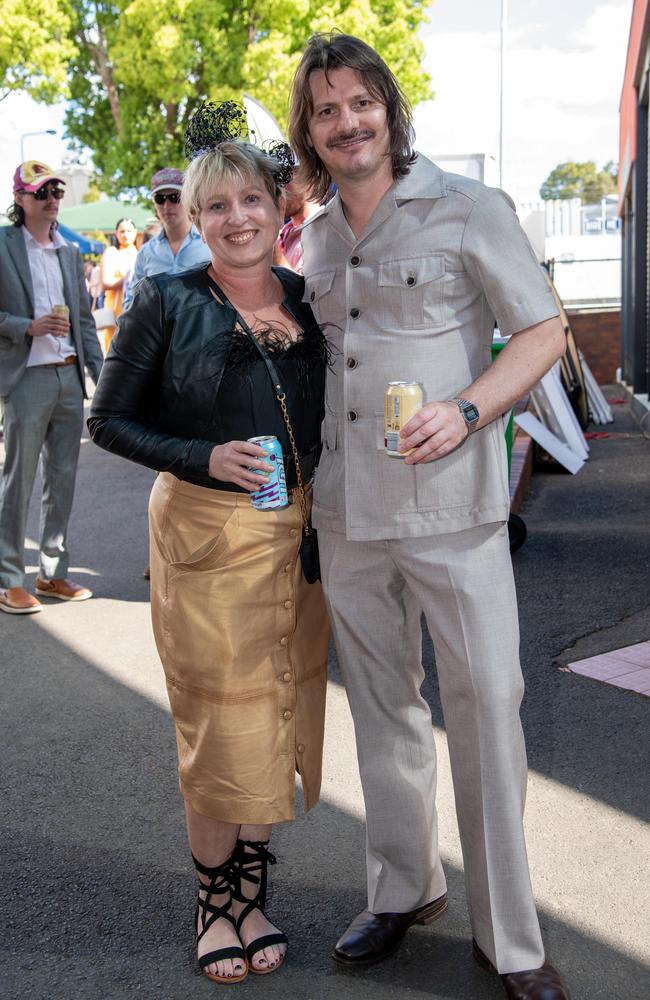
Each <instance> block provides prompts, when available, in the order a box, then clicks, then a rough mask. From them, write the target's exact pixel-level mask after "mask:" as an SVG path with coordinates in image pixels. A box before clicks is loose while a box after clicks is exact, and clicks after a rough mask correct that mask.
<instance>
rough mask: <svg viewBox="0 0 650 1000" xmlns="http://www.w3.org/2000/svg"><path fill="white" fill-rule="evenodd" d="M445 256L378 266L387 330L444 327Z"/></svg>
mask: <svg viewBox="0 0 650 1000" xmlns="http://www.w3.org/2000/svg"><path fill="white" fill-rule="evenodd" d="M444 278H445V258H444V255H443V254H429V255H428V256H427V257H408V258H402V259H401V260H387V261H383V262H380V264H379V298H380V303H381V309H382V320H383V323H382V325H383V327H384V329H386V330H397V331H399V330H424V329H427V328H428V327H439V326H442V325H443V322H444V314H443V306H444Z"/></svg>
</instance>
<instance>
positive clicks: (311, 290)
mask: <svg viewBox="0 0 650 1000" xmlns="http://www.w3.org/2000/svg"><path fill="white" fill-rule="evenodd" d="M335 274H336V271H321V272H320V273H319V274H310V275H309V277H306V278H305V291H304V294H303V297H302V301H303V302H306V303H307V304H308V305H310V306H311V308H312V312H313V314H314V316H315V317H316V322H317V323H320V324H321V325H322V324H324V323H332V322H333V321H334V317H333V316H332V294H331V292H332V285H333V284H334V276H335Z"/></svg>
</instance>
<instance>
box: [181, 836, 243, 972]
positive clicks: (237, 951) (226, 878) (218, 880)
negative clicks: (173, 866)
mask: <svg viewBox="0 0 650 1000" xmlns="http://www.w3.org/2000/svg"><path fill="white" fill-rule="evenodd" d="M192 861H193V862H194V865H195V867H196V870H197V872H199V873H200V874H201V875H205V876H206V877H207V878H209V879H210V884H209V885H205V883H204V882H202V881H201V879H199V897H198V901H197V904H196V915H195V917H194V926H195V928H196V943H197V945H198V943H199V941H200V940H201V938H202V937H203V935H204V934H205V933H206V932H207V931H208V930H209V929H210V927H212V925H213V924H214V923H215V921H217V920H219V919H220V918H221V917H223V918H224V919H225V920H229V921H230V923H231V924H232V925H233V927H234V928H235V930H237V927H236V925H235V918H234V917H233V915H232V913H231V912H230V899H231V891H230V880H231V878H232V871H233V869H232V858H229V859H228V861H226V862H225V863H224V864H223V865H218V866H217V867H216V868H206V867H205V865H202V864H201V862H200V861H197V860H196V858H195V857H194V855H192ZM202 892H204V893H205V898H204V899H201V893H202ZM211 896H227V897H228V898H227V900H226V902H225V903H223V904H222V905H221V906H217V905H215V904H214V903H211V902H210V897H211ZM199 921H200V930H199ZM224 958H232V959H236V958H239V959H241V961H242V962H243V963H244V971H243V972H242V973H240V974H239V975H234V974H233V975H232V976H215V975H214V974H213V973H212V972H206V971H205V970H206V967H207V966H208V965H212V963H213V962H220V961H221V960H222V959H224ZM199 967H200V969H201V971H202V972H203V975H204V976H207V977H208V979H212V980H213V981H214V982H215V983H241V981H242V979H245V978H246V976H247V975H248V963H247V962H246V955H245V954H244V949H243V948H242V947H241V945H239V946H235V945H231V947H229V948H218V949H217V950H216V951H209V952H208V953H207V955H202V956H201V958H200V959H199Z"/></svg>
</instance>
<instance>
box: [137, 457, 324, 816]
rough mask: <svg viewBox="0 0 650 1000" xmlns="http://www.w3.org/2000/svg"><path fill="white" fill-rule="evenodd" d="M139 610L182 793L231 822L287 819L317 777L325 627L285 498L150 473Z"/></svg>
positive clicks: (296, 519)
mask: <svg viewBox="0 0 650 1000" xmlns="http://www.w3.org/2000/svg"><path fill="white" fill-rule="evenodd" d="M149 531H150V565H151V614H152V621H153V630H154V635H155V639H156V645H157V647H158V653H159V655H160V659H161V661H162V664H163V668H164V671H165V676H166V680H167V691H168V693H169V700H170V704H171V710H172V714H173V717H174V721H175V723H176V737H177V744H178V757H179V778H180V787H181V792H182V794H183V796H184V797H185V798H186V799H187V801H188V802H189V803H190V805H191V806H192V807H193V808H194V809H195V810H196V811H197V812H198V813H201V814H202V815H205V816H210V817H212V818H213V819H218V820H223V821H225V822H229V823H248V824H251V823H252V824H267V823H276V822H280V821H282V820H288V819H292V818H293V815H294V798H295V773H296V771H298V772H299V774H300V776H301V779H302V787H303V794H304V802H305V808H306V809H310V808H311V807H312V806H313V805H314V804H315V802H317V800H318V796H319V792H320V782H321V760H322V748H323V727H324V717H325V692H326V683H327V643H328V633H329V624H328V619H327V614H326V611H325V604H324V600H323V593H322V589H321V585H320V583H315V584H309V583H307V582H306V581H305V579H304V576H303V574H302V568H301V564H300V559H299V557H298V550H299V547H300V540H301V531H302V522H301V517H300V506H299V504H298V502H297V498H296V502H295V503H292V504H290V505H289V506H288V507H285V508H284V509H283V510H273V511H259V510H255V508H253V507H252V506H251V502H250V497H249V495H248V494H243V493H227V492H223V491H221V490H211V489H207V488H206V487H203V486H195V485H193V484H192V483H186V482H183V481H181V480H179V479H176V477H175V476H172V475H171V474H170V473H165V472H164V473H161V474H160V475H159V476H158V477H157V479H156V482H155V484H154V487H153V490H152V493H151V499H150V503H149Z"/></svg>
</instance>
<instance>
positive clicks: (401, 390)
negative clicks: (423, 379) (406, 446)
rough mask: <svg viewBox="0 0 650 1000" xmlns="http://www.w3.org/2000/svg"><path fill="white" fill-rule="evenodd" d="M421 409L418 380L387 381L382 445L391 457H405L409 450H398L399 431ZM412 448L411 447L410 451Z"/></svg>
mask: <svg viewBox="0 0 650 1000" xmlns="http://www.w3.org/2000/svg"><path fill="white" fill-rule="evenodd" d="M421 409H422V387H421V386H420V384H419V382H389V383H388V388H387V389H386V395H385V396H384V447H385V449H386V454H387V455H390V457H391V458H406V456H407V455H410V454H411V452H410V451H400V450H399V442H400V436H399V434H400V431H401V430H402V428H403V427H404V426H405V425H406V424H407V423H408V422H409V420H410V419H411V417H412V416H413V415H414V414H415V413H417V411H418V410H421ZM413 450H414V449H413V448H411V451H413Z"/></svg>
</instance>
